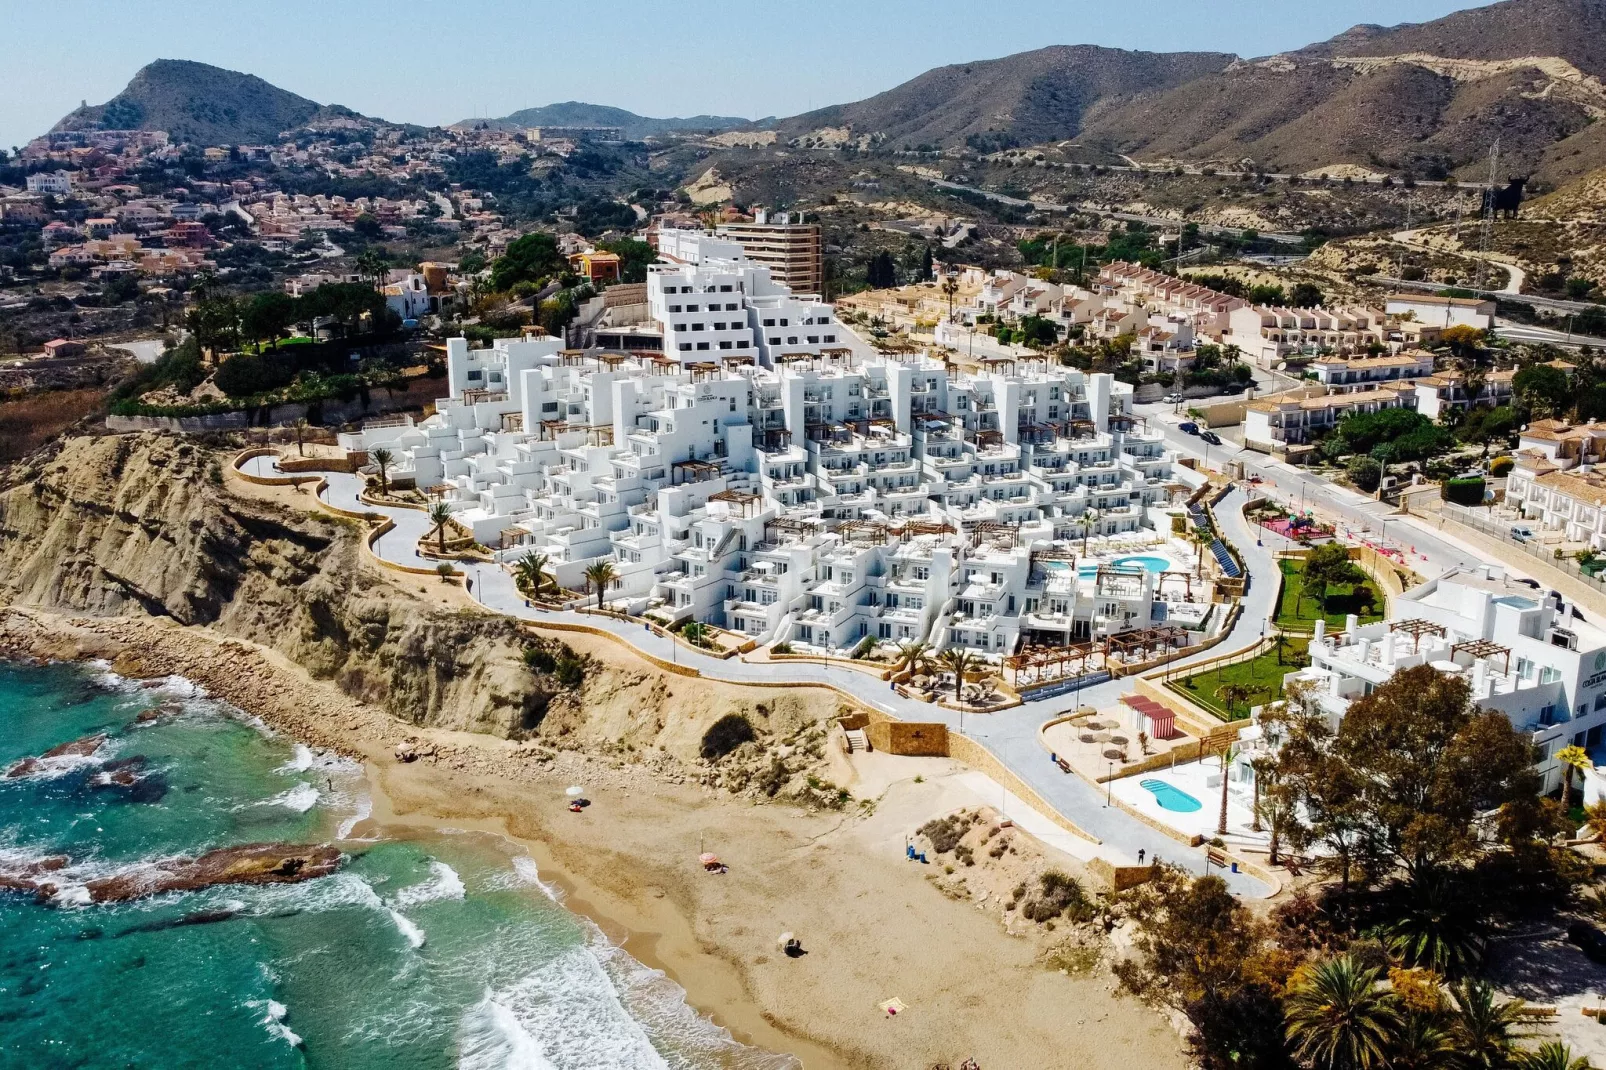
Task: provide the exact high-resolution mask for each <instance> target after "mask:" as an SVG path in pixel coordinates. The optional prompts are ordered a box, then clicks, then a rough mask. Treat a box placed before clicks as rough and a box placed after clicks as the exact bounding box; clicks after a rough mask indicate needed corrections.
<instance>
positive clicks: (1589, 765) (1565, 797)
mask: <svg viewBox="0 0 1606 1070" xmlns="http://www.w3.org/2000/svg"><path fill="white" fill-rule="evenodd" d="M1556 762H1557V764H1559V765H1560V766H1561V809H1562V812H1563V813H1565V812H1567V811H1568V810H1570V809H1571V807H1572V793H1573V770H1575V769H1576V770H1577V771H1578V772H1580V773H1582V772H1584V771H1586V770H1589V769H1593V768H1595V763H1594V762H1592V761H1590V760H1589V752H1588V751H1586V750H1585V749H1584V748H1582V747H1580V746H1578V745H1577V744H1569V745H1568V746H1565V747H1563V748H1561V749H1560V750H1558V751H1557V752H1556Z"/></svg>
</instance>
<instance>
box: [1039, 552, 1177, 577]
mask: <svg viewBox="0 0 1606 1070" xmlns="http://www.w3.org/2000/svg"><path fill="white" fill-rule="evenodd" d="M1047 564H1048V567H1049V568H1054V569H1061V568H1069V567H1070V565H1069V563H1068V562H1065V561H1050V562H1048V563H1047ZM1110 564H1111V565H1113V566H1114V567H1116V568H1124V569H1126V570H1128V571H1132V570H1135V569H1140V568H1141V569H1143V570H1144V571H1146V572H1164V571H1165V570H1166V569H1168V568H1173V567H1174V566H1173V565H1172V563H1171V559H1170V558H1166V557H1156V556H1153V555H1150V554H1137V555H1134V556H1132V557H1117V558H1116V559H1115V560H1113V561H1111V562H1110ZM1097 571H1098V566H1097V565H1078V566H1077V567H1076V574H1077V575H1078V576H1091V575H1093V574H1094V573H1095V572H1097Z"/></svg>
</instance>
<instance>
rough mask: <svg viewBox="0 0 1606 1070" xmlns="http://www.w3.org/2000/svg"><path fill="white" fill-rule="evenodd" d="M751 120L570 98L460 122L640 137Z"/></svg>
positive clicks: (712, 130) (744, 123) (705, 129)
mask: <svg viewBox="0 0 1606 1070" xmlns="http://www.w3.org/2000/svg"><path fill="white" fill-rule="evenodd" d="M749 123H750V120H748V119H741V118H737V117H735V116H731V115H692V116H688V117H686V118H683V119H682V118H671V119H654V118H652V117H650V116H646V115H637V114H636V113H635V112H633V111H626V110H625V109H623V108H610V107H608V106H607V105H605V104H586V103H583V102H582V101H578V100H566V101H564V102H562V103H560V104H546V105H543V106H541V107H539V108H524V109H521V110H520V111H516V112H513V113H512V114H511V115H504V116H502V118H500V119H464V120H463V121H462V122H460V123H457V124H456V125H457V126H473V125H478V124H484V125H486V126H489V127H492V128H496V129H502V130H523V129H524V128H525V127H530V126H617V127H619V128H620V129H621V130H622V131H624V135H625V137H627V138H629V139H630V140H632V141H638V140H640V139H642V138H645V137H650V136H652V135H654V134H667V133H672V132H675V131H695V132H697V133H703V134H708V133H715V132H717V131H721V130H730V129H732V128H733V127H738V126H747V125H749Z"/></svg>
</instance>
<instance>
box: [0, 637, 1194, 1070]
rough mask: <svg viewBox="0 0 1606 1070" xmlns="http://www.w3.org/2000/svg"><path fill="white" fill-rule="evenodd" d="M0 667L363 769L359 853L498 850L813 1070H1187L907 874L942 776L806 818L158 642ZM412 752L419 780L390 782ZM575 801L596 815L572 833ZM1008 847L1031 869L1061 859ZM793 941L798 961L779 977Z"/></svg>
mask: <svg viewBox="0 0 1606 1070" xmlns="http://www.w3.org/2000/svg"><path fill="white" fill-rule="evenodd" d="M0 650H9V651H11V652H13V653H17V654H29V655H33V656H42V657H55V658H64V659H65V658H87V657H99V658H105V659H107V660H109V661H111V662H112V664H113V667H114V668H115V669H116V670H117V671H118V672H121V673H123V674H124V675H127V676H136V677H138V676H160V675H167V674H178V675H183V676H186V677H188V678H189V679H192V680H194V681H195V682H196V683H198V684H200V685H201V686H203V687H205V688H206V689H207V690H208V691H209V692H211V693H212V694H214V695H216V696H218V697H220V698H223V699H226V700H228V701H230V702H232V703H234V704H235V705H238V706H240V707H241V708H242V709H245V710H247V711H248V712H251V713H253V714H255V715H257V716H259V717H261V718H262V719H263V720H264V721H265V722H266V723H268V724H269V725H271V726H273V727H274V728H276V729H277V730H280V731H282V732H284V733H286V734H288V735H291V736H292V737H294V738H296V739H298V740H301V741H304V742H307V743H309V744H312V745H315V746H320V747H326V748H329V749H331V750H336V751H339V752H340V753H343V754H346V755H348V756H351V757H355V758H358V759H360V760H361V761H363V762H364V763H365V767H366V769H367V772H368V780H369V784H370V789H371V796H372V800H373V809H372V814H371V816H370V818H369V820H368V823H366V824H365V825H363V826H359V828H358V834H359V835H360V834H361V832H362V831H363V830H364V829H365V828H366V829H371V828H373V827H375V826H383V827H384V828H385V829H386V831H387V833H389V834H391V835H396V834H403V835H404V834H405V829H406V828H408V827H415V828H420V829H463V830H476V831H485V832H492V833H496V834H499V835H502V836H505V837H507V838H508V839H510V840H512V841H513V842H515V843H516V844H518V845H519V846H521V847H522V848H523V849H525V850H526V851H528V852H529V854H530V855H531V857H532V858H533V859H534V860H535V861H536V863H537V866H538V868H539V869H540V871H541V873H542V877H543V879H544V880H546V881H548V882H549V883H551V884H555V885H557V886H558V887H559V888H561V889H562V890H563V893H564V898H565V903H566V905H568V906H569V907H570V908H571V909H573V910H575V911H577V912H578V913H580V914H583V915H585V916H587V917H589V918H591V919H592V920H594V921H595V922H596V923H597V924H598V925H599V926H600V927H601V928H602V929H603V931H604V932H606V933H607V934H608V936H609V937H610V938H611V939H613V940H614V941H615V942H617V943H619V944H621V945H623V946H624V947H625V948H626V949H627V950H628V951H629V952H630V953H631V954H632V955H634V956H635V957H636V958H638V959H639V960H641V961H643V962H645V963H647V964H648V965H651V966H654V967H656V968H659V969H662V970H664V971H665V972H666V973H668V974H669V975H670V976H671V977H672V978H674V980H676V981H677V982H678V983H679V984H680V985H681V986H682V987H684V988H685V989H686V991H687V996H688V1000H689V1001H690V1003H691V1004H692V1005H693V1006H694V1007H695V1008H697V1009H698V1010H699V1011H702V1012H704V1013H706V1014H708V1015H710V1016H711V1017H712V1018H713V1019H714V1020H715V1021H717V1022H719V1023H720V1024H722V1025H724V1026H726V1027H727V1028H729V1029H730V1030H731V1032H732V1033H733V1034H734V1035H736V1037H737V1038H738V1039H740V1040H743V1041H745V1042H748V1043H752V1044H756V1045H758V1046H760V1047H763V1048H767V1049H770V1050H775V1051H787V1052H792V1053H794V1054H796V1055H798V1056H799V1057H800V1058H801V1059H802V1060H803V1062H804V1065H805V1066H807V1067H809V1068H810V1070H815V1068H833V1067H844V1068H849V1067H851V1068H860V1067H918V1068H929V1067H931V1066H933V1065H936V1064H950V1065H957V1064H958V1063H959V1062H961V1061H962V1060H964V1059H965V1058H967V1057H969V1058H975V1059H976V1060H977V1061H978V1062H979V1063H980V1065H981V1066H982V1067H984V1068H987V1070H994V1068H1006V1067H1007V1068H1014V1067H1044V1068H1049V1067H1072V1066H1075V1067H1079V1068H1080V1067H1089V1068H1095V1070H1096V1068H1101V1067H1110V1068H1116V1067H1122V1068H1126V1067H1130V1066H1132V1065H1142V1066H1145V1067H1152V1068H1161V1070H1163V1068H1166V1067H1180V1066H1182V1065H1183V1064H1184V1062H1185V1059H1184V1057H1183V1054H1182V1045H1181V1042H1180V1040H1179V1038H1178V1036H1177V1035H1176V1033H1175V1032H1174V1031H1173V1030H1172V1029H1171V1028H1170V1027H1169V1026H1168V1025H1167V1023H1166V1022H1165V1021H1164V1020H1163V1019H1162V1017H1161V1016H1160V1015H1159V1014H1157V1013H1155V1012H1154V1011H1152V1010H1150V1009H1148V1008H1146V1007H1144V1006H1142V1005H1141V1004H1138V1003H1136V1002H1135V1001H1133V1000H1131V999H1129V998H1126V997H1121V996H1118V995H1116V994H1114V991H1113V990H1114V982H1113V980H1112V979H1111V978H1110V977H1109V975H1108V973H1107V972H1105V971H1102V970H1093V971H1089V972H1080V971H1073V972H1064V971H1062V970H1061V969H1057V968H1055V965H1056V963H1058V962H1059V961H1060V960H1058V959H1053V958H1051V957H1050V956H1051V955H1052V951H1051V941H1052V937H1050V936H1048V935H1047V934H1045V933H1044V932H1043V931H1042V930H1041V929H1040V928H1039V927H1036V926H1025V927H1024V928H1025V929H1027V930H1031V931H1023V932H1022V933H1021V935H1011V934H1010V933H1009V932H1007V931H1006V923H1005V921H1004V919H1003V917H1002V914H1001V909H1000V907H999V904H998V902H997V899H998V898H1002V896H1001V895H999V896H997V897H994V898H993V900H992V901H990V902H989V901H986V900H983V901H981V902H978V901H975V900H976V897H974V896H972V895H968V894H966V893H965V892H964V891H963V889H962V886H960V885H959V884H958V880H959V879H960V878H955V877H953V876H951V875H948V874H945V873H944V872H942V867H940V866H937V865H931V866H921V865H919V864H915V863H910V862H908V861H906V860H905V858H904V851H903V844H904V842H905V838H906V836H908V835H909V834H910V833H912V832H913V831H914V829H916V828H917V827H918V826H919V825H920V824H922V823H923V822H925V821H926V820H928V819H930V818H931V817H934V816H938V815H940V814H943V813H946V812H949V811H951V810H953V809H955V808H956V807H958V806H962V805H965V804H967V803H974V802H975V801H976V800H975V799H974V798H973V796H972V795H968V794H967V793H966V792H965V791H964V790H963V789H961V788H960V787H959V786H958V784H957V777H958V775H959V770H958V767H957V766H956V765H955V764H954V763H951V762H948V761H946V760H940V761H939V760H921V759H894V760H891V761H890V762H889V763H885V764H882V765H879V766H877V767H876V776H877V777H878V778H879V780H878V782H876V783H873V784H862V783H861V784H859V785H857V786H856V792H859V793H869V792H873V793H874V794H873V800H874V801H873V802H872V803H870V804H868V805H863V806H850V807H849V808H848V810H846V811H844V812H837V811H822V812H819V813H810V812H807V811H805V810H803V809H799V808H797V807H794V806H790V805H781V804H773V803H772V804H764V805H759V804H755V803H752V802H749V801H746V800H742V799H738V798H733V797H731V796H729V795H726V794H724V793H723V792H718V791H715V790H712V789H709V788H705V787H701V786H697V785H693V784H689V783H676V782H673V781H672V780H665V779H664V778H659V777H653V776H651V775H648V774H647V772H646V770H645V769H644V768H643V767H641V766H639V765H633V764H628V763H626V762H625V761H624V760H622V759H618V758H615V759H597V758H591V757H587V756H585V755H582V754H580V753H576V752H558V753H556V754H555V755H554V754H553V753H552V752H544V753H542V752H541V751H539V750H538V749H537V748H535V747H533V746H531V745H528V744H519V743H513V742H508V741H505V740H499V739H495V738H492V737H488V736H480V735H473V734H469V733H461V732H440V731H432V730H422V729H416V728H414V727H412V726H410V725H405V724H402V723H400V722H398V721H396V720H395V719H394V718H392V717H390V716H389V715H388V714H386V713H384V712H383V711H381V710H379V709H377V708H375V707H371V706H367V705H364V704H362V703H359V702H357V701H355V700H353V699H352V698H350V697H349V696H347V695H345V694H344V693H342V692H340V691H339V690H338V689H336V688H335V687H334V686H333V685H331V684H327V683H323V682H319V681H315V680H313V679H311V678H310V677H308V676H307V674H306V673H305V672H303V671H302V670H301V669H300V668H299V667H298V666H296V665H294V664H292V663H289V662H287V661H285V660H284V659H283V658H281V657H279V656H277V655H276V654H274V653H273V652H271V651H268V650H265V649H262V648H259V647H256V646H252V645H249V644H246V643H243V642H241V641H239V640H236V639H226V638H220V637H218V636H215V635H213V634H211V633H208V632H206V631H205V630H203V629H195V628H184V627H180V626H177V625H175V624H172V623H170V622H164V621H161V620H155V619H148V618H76V619H71V620H68V619H63V618H58V617H53V616H50V615H48V614H42V613H36V612H32V611H27V610H17V609H13V610H8V611H6V613H5V615H4V617H0ZM614 656H615V657H617V656H618V655H617V654H615V655H614ZM698 686H699V687H700V686H703V685H702V683H701V682H700V683H699V684H698ZM403 740H411V741H413V743H414V745H415V746H416V747H418V748H419V749H420V751H421V752H422V753H423V755H424V756H423V757H422V758H421V760H419V761H417V762H413V763H408V764H402V763H398V762H397V761H396V760H395V757H394V753H393V749H394V747H395V745H396V744H397V743H398V742H401V741H403ZM899 762H908V763H917V764H912V765H908V766H900V765H898V764H896V763H899ZM675 779H683V778H675ZM569 784H581V785H583V786H584V787H585V790H586V794H587V796H588V797H589V798H590V799H592V800H593V802H594V805H593V806H591V807H590V808H589V809H587V810H586V811H585V812H584V813H581V814H574V813H571V812H569V810H568V809H567V808H566V806H565V805H564V801H565V800H564V797H563V789H564V787H565V786H567V785H569ZM850 786H852V785H850ZM1020 846H1021V847H1022V851H1021V855H1022V857H1031V858H1037V857H1038V856H1039V855H1041V856H1043V858H1047V855H1048V854H1051V852H1045V851H1044V850H1043V849H1038V851H1037V853H1036V854H1034V853H1033V851H1032V850H1030V849H1028V848H1027V845H1026V844H1025V843H1024V842H1021V844H1020ZM701 850H712V851H717V852H718V853H719V855H720V856H721V858H722V859H723V860H724V861H725V862H727V863H728V864H729V867H730V868H729V872H727V873H725V874H723V875H713V874H708V873H705V872H703V870H702V868H701V867H700V866H699V865H698V864H697V856H698V854H699V852H700V851H701ZM1014 854H1015V852H1013V851H1011V852H1010V855H1012V856H1013V855H1014ZM1048 861H1051V862H1052V863H1053V864H1055V865H1060V866H1061V868H1066V869H1070V868H1071V866H1070V864H1069V863H1068V860H1064V859H1059V858H1051V859H1048ZM1037 864H1039V865H1041V864H1042V860H1041V859H1040V860H1039V862H1038V863H1037ZM962 876H963V874H961V878H962ZM1010 924H1013V925H1015V928H1016V929H1017V930H1021V929H1022V928H1023V927H1022V926H1020V925H1019V924H1018V923H1014V922H1011V923H1010ZM782 932H793V933H796V934H797V936H798V937H799V938H800V939H801V940H802V942H803V945H804V948H805V949H806V951H807V954H805V955H803V956H802V957H799V958H795V959H793V958H788V957H786V956H785V955H783V954H781V953H780V952H779V950H778V948H777V944H776V937H777V936H778V934H780V933H782ZM1045 959H1047V960H1045ZM894 997H896V998H898V999H901V1000H902V1001H903V1002H904V1003H905V1004H906V1005H907V1007H908V1010H907V1011H906V1012H905V1013H903V1014H901V1015H899V1016H897V1017H896V1018H888V1017H887V1016H886V1015H884V1014H883V1013H882V1012H881V1011H880V1010H879V1008H878V1005H879V1004H880V1003H882V1002H883V1001H885V1000H888V999H891V998H894Z"/></svg>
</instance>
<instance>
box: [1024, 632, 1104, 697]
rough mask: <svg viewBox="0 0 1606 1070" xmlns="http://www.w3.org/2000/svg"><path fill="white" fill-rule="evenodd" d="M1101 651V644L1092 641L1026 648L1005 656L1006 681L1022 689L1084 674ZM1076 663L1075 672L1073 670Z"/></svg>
mask: <svg viewBox="0 0 1606 1070" xmlns="http://www.w3.org/2000/svg"><path fill="white" fill-rule="evenodd" d="M1098 653H1099V650H1098V644H1096V643H1090V642H1078V643H1071V644H1069V645H1067V646H1028V647H1023V648H1021V651H1020V653H1018V654H1010V655H1008V656H1007V657H1005V658H1004V662H1003V673H1004V682H1005V683H1007V684H1009V686H1010V687H1013V688H1015V689H1016V690H1017V691H1018V690H1020V689H1021V688H1023V687H1035V686H1037V685H1039V684H1046V683H1052V682H1054V681H1056V680H1068V679H1071V678H1072V677H1075V676H1081V675H1083V674H1084V673H1086V672H1087V669H1088V661H1089V659H1091V658H1092V657H1093V656H1094V655H1095V654H1098ZM1073 665H1074V666H1075V671H1074V672H1072V671H1070V670H1071V667H1072V666H1073Z"/></svg>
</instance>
